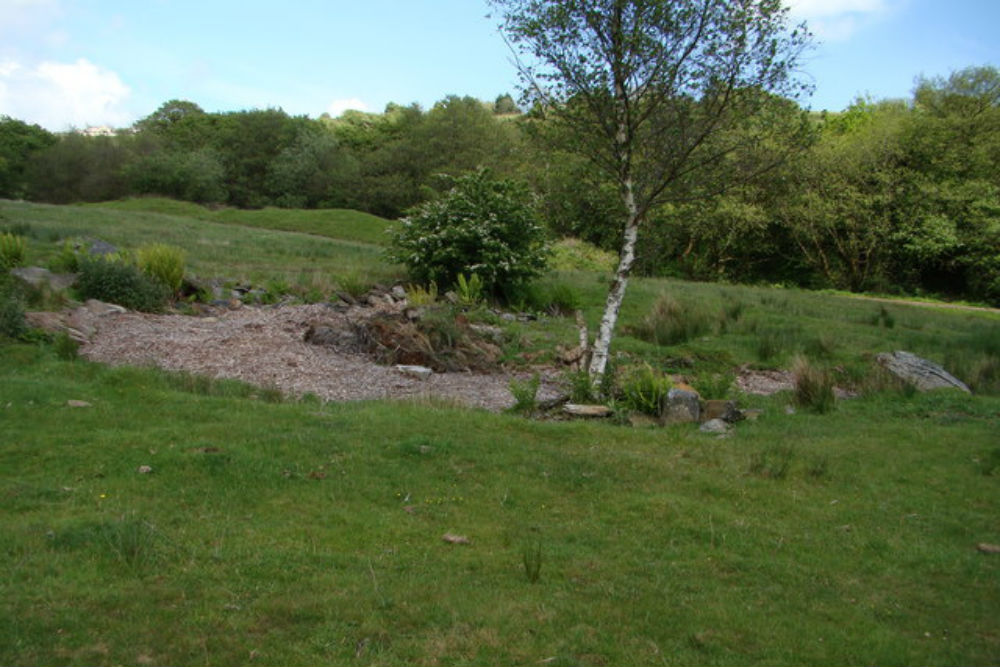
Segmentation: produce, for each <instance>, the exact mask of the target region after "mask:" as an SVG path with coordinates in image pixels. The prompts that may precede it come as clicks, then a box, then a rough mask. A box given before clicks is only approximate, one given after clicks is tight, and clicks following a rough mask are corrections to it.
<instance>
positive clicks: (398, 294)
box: [389, 285, 406, 301]
mask: <svg viewBox="0 0 1000 667" xmlns="http://www.w3.org/2000/svg"><path fill="white" fill-rule="evenodd" d="M389 293H390V294H392V298H394V299H396V300H397V301H405V300H406V288H404V287H403V286H402V285H393V287H392V289H391V290H390V291H389Z"/></svg>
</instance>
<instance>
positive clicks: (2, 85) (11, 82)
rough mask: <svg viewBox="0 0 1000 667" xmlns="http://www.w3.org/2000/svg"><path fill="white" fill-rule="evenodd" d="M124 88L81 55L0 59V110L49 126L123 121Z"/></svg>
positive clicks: (60, 127)
mask: <svg viewBox="0 0 1000 667" xmlns="http://www.w3.org/2000/svg"><path fill="white" fill-rule="evenodd" d="M130 93H131V90H130V89H129V87H128V86H126V85H125V84H124V83H123V82H122V80H121V79H120V78H119V77H118V75H117V74H116V73H115V72H112V71H111V70H107V69H104V68H102V67H99V66H97V65H95V64H93V63H91V62H89V61H88V60H86V59H84V58H80V59H79V60H77V61H76V62H74V63H57V62H43V63H40V64H38V65H35V66H26V65H24V64H22V63H18V62H16V61H11V60H8V61H5V62H0V114H2V115H7V116H11V117H12V118H17V119H19V120H23V121H26V122H29V123H37V124H39V125H41V126H43V127H45V128H47V129H49V130H55V131H61V130H65V129H68V128H69V127H77V128H84V127H88V126H90V125H111V126H114V127H121V126H124V125H128V124H130V123H131V118H130V115H129V114H128V112H126V111H125V109H124V103H125V101H126V100H127V99H128V97H129V95H130Z"/></svg>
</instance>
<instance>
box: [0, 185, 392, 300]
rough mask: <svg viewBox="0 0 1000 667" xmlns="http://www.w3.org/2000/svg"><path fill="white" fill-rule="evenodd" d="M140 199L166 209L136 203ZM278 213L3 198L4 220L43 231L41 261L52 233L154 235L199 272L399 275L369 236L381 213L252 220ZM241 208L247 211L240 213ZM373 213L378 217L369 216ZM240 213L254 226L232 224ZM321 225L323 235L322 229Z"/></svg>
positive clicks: (130, 243)
mask: <svg viewBox="0 0 1000 667" xmlns="http://www.w3.org/2000/svg"><path fill="white" fill-rule="evenodd" d="M133 202H137V203H133ZM139 204H142V205H145V206H147V207H152V208H156V209H162V211H161V212H151V211H144V210H131V209H132V208H133V207H136V206H138V205H139ZM278 213H279V212H277V211H276V210H270V209H269V210H264V211H249V212H241V211H233V212H229V211H225V210H223V211H219V212H212V211H209V210H208V209H205V208H203V207H199V206H196V205H194V204H187V203H183V202H168V201H166V200H132V202H109V203H107V204H105V205H87V206H45V205H39V204H26V203H21V202H10V201H0V215H2V216H3V222H4V224H7V225H16V224H28V225H30V226H31V228H32V231H33V233H34V234H35V235H37V236H40V237H42V238H41V240H32V241H31V244H30V247H31V248H32V251H33V253H34V256H33V257H30V258H29V259H31V260H32V261H38V262H41V263H44V262H45V260H47V259H48V257H49V256H51V255H52V254H54V253H55V251H56V250H57V247H58V246H57V245H56V244H54V243H52V242H51V241H52V240H55V239H58V238H70V237H81V236H90V237H99V238H101V239H103V240H105V241H108V242H110V243H113V244H115V245H116V246H119V247H122V248H129V249H135V248H136V247H138V246H140V245H143V244H146V243H155V242H159V243H168V244H171V245H175V246H178V247H180V248H183V249H184V250H185V252H186V254H187V265H188V270H189V272H190V273H192V274H194V275H196V276H199V277H202V278H211V277H222V278H227V279H230V280H234V281H252V282H255V283H259V284H262V283H263V282H265V281H266V280H271V279H280V280H283V281H286V282H299V283H322V281H323V280H336V279H338V278H343V277H351V278H352V279H358V280H368V281H378V280H388V279H391V277H392V276H394V275H397V273H398V272H397V271H396V270H395V269H393V268H392V267H390V266H387V265H386V264H385V263H384V262H383V261H382V259H381V253H382V250H381V247H380V246H377V245H374V244H373V243H371V242H369V241H368V239H371V238H376V237H380V236H379V235H380V234H381V232H380V231H379V230H381V229H383V227H381V226H380V225H381V223H378V224H376V223H377V222H378V221H379V220H380V219H378V218H375V217H374V216H366V214H362V213H357V214H356V215H357V216H358V217H359V220H360V221H361V222H360V224H359V226H358V229H359V230H360V231H353V232H352V231H348V230H350V229H351V226H350V224H349V223H350V222H351V220H352V217H351V215H349V213H350V212H340V214H342V215H339V217H338V216H334V214H333V213H331V214H330V215H331V216H334V217H332V218H331V222H329V224H325V223H324V219H322V218H321V217H320V216H319V215H318V214H320V213H324V212H320V211H306V212H289V214H288V215H287V216H285V217H284V218H282V219H283V220H284V224H283V226H284V227H293V226H294V224H295V221H297V220H301V219H303V218H309V219H310V224H309V225H305V228H304V229H303V230H302V231H300V232H293V231H287V230H286V231H280V230H275V229H267V228H259V227H256V226H252V225H253V224H254V222H257V223H260V224H263V222H265V221H266V220H267V217H266V216H277V215H278ZM195 214H197V215H195ZM202 214H205V215H218V216H220V217H225V218H227V221H226V222H217V221H210V220H206V219H203V218H201V217H198V216H200V215H202ZM244 214H245V215H246V216H247V217H246V218H241V217H240V215H244ZM313 214H317V215H313ZM255 216H258V217H255ZM279 217H280V216H279ZM369 218H370V219H371V220H374V221H376V222H375V223H371V224H369V223H370V222H371V220H369ZM237 221H239V222H240V223H241V224H244V225H251V226H241V227H238V228H235V224H234V223H236V222H237ZM382 222H384V221H382ZM321 228H322V231H324V232H325V234H323V235H319V234H320V230H321ZM338 234H340V236H338ZM36 241H37V242H36ZM47 241H48V242H47Z"/></svg>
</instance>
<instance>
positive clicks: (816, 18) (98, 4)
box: [0, 0, 1000, 130]
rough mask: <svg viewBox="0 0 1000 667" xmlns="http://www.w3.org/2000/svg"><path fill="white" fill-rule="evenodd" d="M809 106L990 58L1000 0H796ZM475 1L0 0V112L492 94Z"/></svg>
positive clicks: (139, 113) (304, 110) (37, 114)
mask: <svg viewBox="0 0 1000 667" xmlns="http://www.w3.org/2000/svg"><path fill="white" fill-rule="evenodd" d="M792 3H793V12H794V16H795V17H796V18H797V19H802V20H806V21H807V23H808V24H809V26H810V29H811V30H812V31H813V32H814V33H815V35H816V38H817V41H818V48H817V49H815V50H814V51H813V52H811V53H810V54H809V55H808V57H807V59H806V61H805V63H804V66H803V74H804V75H805V76H807V77H808V78H809V79H810V80H811V81H812V83H813V84H814V85H815V87H816V92H815V94H814V96H813V97H812V98H811V99H810V100H809V101H808V104H809V106H811V107H812V108H814V109H830V110H839V109H843V108H844V107H845V106H847V105H848V104H850V103H851V101H852V100H853V99H854V98H855V97H857V96H858V95H870V96H872V97H874V98H876V99H881V98H886V97H907V96H908V95H909V94H910V92H911V90H912V88H913V82H914V79H915V77H917V76H918V75H921V74H923V75H926V76H942V75H943V76H946V75H947V74H949V73H950V72H951V71H953V70H955V69H960V68H962V67H966V66H970V65H986V64H990V65H996V66H1000V39H998V38H997V36H996V29H997V26H1000V0H792ZM487 12H488V8H487V6H486V4H485V2H481V1H480V0H361V1H360V2H359V1H358V0H349V1H347V0H327V1H325V2H323V1H320V0H284V2H281V3H278V2H273V1H272V2H258V1H256V0H201V1H200V2H193V1H191V0H0V115H9V116H12V117H14V118H18V119H21V120H25V121H28V122H31V123H38V124H40V125H42V126H44V127H46V128H48V129H51V130H65V129H67V128H69V127H87V126H90V125H111V126H116V127H121V126H126V125H129V124H131V123H132V122H134V121H135V120H138V119H139V118H142V117H143V116H145V115H148V114H149V113H151V112H152V111H154V110H155V109H156V108H157V107H158V106H159V105H160V104H161V103H162V102H164V101H166V100H169V99H174V98H179V99H187V100H191V101H193V102H195V103H197V104H199V105H200V106H201V107H203V108H204V109H206V110H208V111H236V110H240V109H250V108H267V107H280V108H282V109H284V110H285V111H287V112H288V113H291V114H306V115H310V116H319V115H320V114H322V113H324V112H329V113H332V114H333V115H337V114H339V113H340V111H342V110H343V109H344V108H359V109H362V110H369V111H381V110H382V109H383V108H384V107H385V105H386V104H387V103H388V102H396V103H400V104H409V103H411V102H417V103H419V104H421V105H422V106H424V107H425V108H426V107H429V106H431V105H432V104H433V103H434V102H435V101H437V100H440V99H441V98H443V97H445V96H446V95H449V94H457V95H471V96H474V97H478V98H480V99H489V100H492V99H494V98H495V97H496V96H497V95H498V94H500V93H503V92H508V91H509V92H512V93H516V87H517V77H516V73H515V70H514V67H513V65H512V64H511V62H510V60H511V57H510V53H509V52H508V50H507V47H506V45H505V44H504V42H503V40H502V39H501V37H500V35H499V33H498V31H497V29H496V22H495V20H492V19H488V18H487V17H486V14H487Z"/></svg>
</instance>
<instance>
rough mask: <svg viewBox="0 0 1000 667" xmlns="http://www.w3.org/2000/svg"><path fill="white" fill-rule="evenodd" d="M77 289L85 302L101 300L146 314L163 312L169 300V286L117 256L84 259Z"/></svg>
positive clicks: (81, 262) (81, 261)
mask: <svg viewBox="0 0 1000 667" xmlns="http://www.w3.org/2000/svg"><path fill="white" fill-rule="evenodd" d="M76 288H77V291H78V292H79V294H80V296H81V297H82V298H84V299H98V300H100V301H107V302H109V303H114V304H117V305H119V306H124V307H125V308H129V309H131V310H139V311H144V312H158V311H161V310H163V307H164V306H165V305H166V303H167V300H168V298H169V297H170V288H168V287H167V286H166V285H164V284H163V283H161V282H160V281H158V280H156V279H154V278H151V277H150V276H148V275H146V274H145V273H143V272H142V270H140V269H139V268H138V267H137V266H135V265H133V264H131V263H129V262H127V261H125V260H123V259H121V258H116V257H110V258H102V257H87V258H83V259H81V260H80V277H79V279H78V280H77V283H76Z"/></svg>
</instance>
